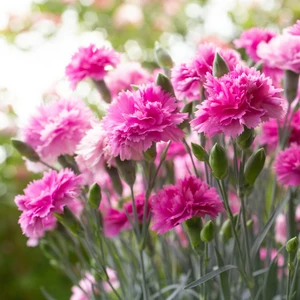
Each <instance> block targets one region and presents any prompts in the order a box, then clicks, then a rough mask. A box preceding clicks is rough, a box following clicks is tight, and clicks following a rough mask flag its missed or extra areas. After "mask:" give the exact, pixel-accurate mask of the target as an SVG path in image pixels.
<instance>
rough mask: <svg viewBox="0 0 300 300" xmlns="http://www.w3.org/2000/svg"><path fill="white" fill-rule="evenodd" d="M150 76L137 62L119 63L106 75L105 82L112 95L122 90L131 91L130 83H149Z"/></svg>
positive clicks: (114, 95)
mask: <svg viewBox="0 0 300 300" xmlns="http://www.w3.org/2000/svg"><path fill="white" fill-rule="evenodd" d="M150 81H151V76H150V75H149V74H148V72H147V71H146V70H145V69H143V68H142V66H141V65H140V64H139V63H137V62H128V63H124V64H120V65H119V66H118V67H117V68H116V69H115V70H113V71H111V72H109V73H108V75H107V79H106V83H107V86H108V88H109V90H110V92H111V94H112V96H113V97H116V96H117V95H118V94H119V92H121V91H124V90H131V91H132V87H131V85H132V84H135V85H139V84H142V83H149V82H150Z"/></svg>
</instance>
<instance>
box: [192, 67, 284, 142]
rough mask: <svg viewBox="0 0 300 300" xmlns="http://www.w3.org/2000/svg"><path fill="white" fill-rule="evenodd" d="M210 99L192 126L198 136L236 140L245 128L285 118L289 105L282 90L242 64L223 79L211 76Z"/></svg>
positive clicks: (204, 102)
mask: <svg viewBox="0 0 300 300" xmlns="http://www.w3.org/2000/svg"><path fill="white" fill-rule="evenodd" d="M205 88H206V91H207V95H208V96H207V100H205V101H203V102H202V103H201V104H200V105H198V106H197V108H198V111H196V114H195V115H196V118H195V119H194V120H192V121H191V125H192V127H193V129H194V130H195V131H197V132H198V133H201V132H203V133H205V134H207V135H208V136H213V135H215V134H218V133H224V134H225V135H228V136H231V137H233V138H234V137H236V136H237V135H239V134H241V133H242V132H243V131H244V126H246V127H248V128H255V127H257V126H258V125H259V124H260V123H261V122H265V121H268V120H269V119H270V118H278V119H281V118H282V117H283V116H284V115H285V106H284V102H283V99H282V98H281V96H280V92H281V89H278V88H275V87H274V86H273V85H272V82H271V79H270V78H268V77H266V76H265V75H264V74H261V73H260V72H259V71H257V70H255V69H254V68H248V67H243V66H241V65H238V66H237V67H236V68H235V70H234V71H231V72H229V73H228V74H225V75H224V76H222V77H221V78H216V77H213V76H212V75H211V74H207V82H206V84H205Z"/></svg>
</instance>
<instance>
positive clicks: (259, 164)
mask: <svg viewBox="0 0 300 300" xmlns="http://www.w3.org/2000/svg"><path fill="white" fill-rule="evenodd" d="M265 160H266V153H265V149H264V148H260V149H258V150H257V151H256V152H254V153H253V154H252V155H251V156H250V158H249V159H248V161H247V163H246V165H245V171H244V174H245V179H246V181H247V182H248V183H250V184H254V182H255V180H256V178H257V177H258V175H259V174H260V172H261V171H262V169H263V168H264V164H265Z"/></svg>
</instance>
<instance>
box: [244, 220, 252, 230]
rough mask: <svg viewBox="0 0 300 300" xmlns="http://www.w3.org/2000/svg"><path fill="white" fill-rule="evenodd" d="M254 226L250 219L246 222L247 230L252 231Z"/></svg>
mask: <svg viewBox="0 0 300 300" xmlns="http://www.w3.org/2000/svg"><path fill="white" fill-rule="evenodd" d="M253 225H254V221H253V220H252V219H250V220H248V221H247V223H246V226H247V228H248V229H252V228H253Z"/></svg>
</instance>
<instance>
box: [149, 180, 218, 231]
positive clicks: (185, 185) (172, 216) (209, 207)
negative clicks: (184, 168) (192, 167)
mask: <svg viewBox="0 0 300 300" xmlns="http://www.w3.org/2000/svg"><path fill="white" fill-rule="evenodd" d="M151 205H152V213H153V225H152V227H151V228H152V229H153V230H155V231H157V232H158V233H159V234H162V233H165V232H167V231H169V230H171V229H172V228H174V227H175V226H177V225H178V224H181V223H182V222H184V221H186V220H188V219H190V218H192V217H194V216H197V217H204V216H205V215H209V216H210V217H211V218H215V217H216V216H217V215H218V213H219V212H222V211H223V210H224V207H223V203H222V201H221V200H220V198H219V195H218V194H217V192H216V189H215V188H210V187H209V186H208V185H207V184H206V183H205V182H203V181H201V180H200V179H199V178H196V177H194V176H188V177H186V178H185V179H183V180H179V181H178V183H177V184H176V185H169V186H165V187H164V188H163V189H162V190H160V191H158V192H157V193H156V195H154V196H153V197H152V199H151Z"/></svg>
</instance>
